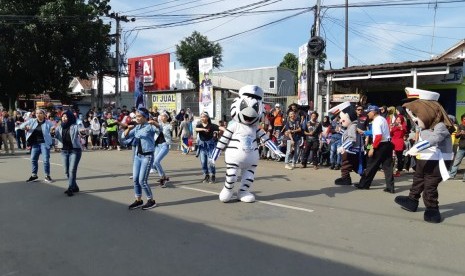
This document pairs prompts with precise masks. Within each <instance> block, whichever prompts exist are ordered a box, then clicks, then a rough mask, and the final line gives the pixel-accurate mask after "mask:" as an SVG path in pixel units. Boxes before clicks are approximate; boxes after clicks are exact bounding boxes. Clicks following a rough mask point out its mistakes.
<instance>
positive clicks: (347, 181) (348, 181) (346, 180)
mask: <svg viewBox="0 0 465 276" xmlns="http://www.w3.org/2000/svg"><path fill="white" fill-rule="evenodd" d="M334 184H335V185H352V179H351V178H350V177H348V178H342V177H341V178H338V179H336V180H335V181H334Z"/></svg>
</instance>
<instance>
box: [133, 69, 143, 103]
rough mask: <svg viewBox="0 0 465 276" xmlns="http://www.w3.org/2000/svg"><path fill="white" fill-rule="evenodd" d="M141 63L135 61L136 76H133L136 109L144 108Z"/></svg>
mask: <svg viewBox="0 0 465 276" xmlns="http://www.w3.org/2000/svg"><path fill="white" fill-rule="evenodd" d="M142 63H143V62H142V61H140V60H138V61H136V64H135V65H136V74H135V75H134V84H135V86H134V89H135V91H134V106H135V107H136V108H141V107H146V104H145V97H144V76H143V72H142V70H143V67H142Z"/></svg>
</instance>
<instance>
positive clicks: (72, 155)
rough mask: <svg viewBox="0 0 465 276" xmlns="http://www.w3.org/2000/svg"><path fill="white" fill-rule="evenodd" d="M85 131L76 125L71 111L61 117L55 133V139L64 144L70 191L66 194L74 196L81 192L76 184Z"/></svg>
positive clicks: (63, 156)
mask: <svg viewBox="0 0 465 276" xmlns="http://www.w3.org/2000/svg"><path fill="white" fill-rule="evenodd" d="M84 131H85V129H80V128H79V126H78V125H77V124H76V117H75V116H74V114H73V112H71V110H66V111H65V112H64V113H63V115H62V116H61V124H60V125H59V126H58V127H57V129H56V131H55V138H56V139H58V141H60V142H61V143H62V144H63V148H62V150H61V157H62V158H63V168H64V169H65V175H66V178H67V179H68V189H67V190H66V191H65V194H67V195H68V196H73V195H74V193H77V192H79V187H78V185H77V183H76V176H77V168H78V165H79V161H80V160H81V156H82V147H81V134H80V132H84Z"/></svg>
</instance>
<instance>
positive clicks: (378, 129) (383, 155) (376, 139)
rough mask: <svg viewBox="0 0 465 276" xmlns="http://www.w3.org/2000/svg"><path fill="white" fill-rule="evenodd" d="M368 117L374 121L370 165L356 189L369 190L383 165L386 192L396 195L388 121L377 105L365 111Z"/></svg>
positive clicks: (369, 156) (369, 153) (369, 157)
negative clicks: (381, 114)
mask: <svg viewBox="0 0 465 276" xmlns="http://www.w3.org/2000/svg"><path fill="white" fill-rule="evenodd" d="M365 112H366V113H367V116H368V118H369V119H370V120H372V133H373V145H372V148H371V149H370V151H369V152H368V165H367V168H366V170H365V172H364V173H363V175H362V178H361V179H360V182H359V183H358V184H355V187H357V188H358V189H366V190H367V189H369V188H370V186H371V182H372V181H373V178H374V177H375V175H376V172H377V171H378V169H379V165H380V164H382V169H383V172H384V179H385V180H386V188H385V189H384V191H385V192H388V193H391V194H393V193H395V190H394V175H393V171H392V170H393V166H392V162H393V161H392V150H393V145H392V143H391V135H390V133H389V126H388V123H387V121H386V119H385V118H384V117H382V116H380V114H379V107H378V106H376V105H370V106H368V108H367V110H365Z"/></svg>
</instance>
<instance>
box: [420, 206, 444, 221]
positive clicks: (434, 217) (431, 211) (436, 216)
mask: <svg viewBox="0 0 465 276" xmlns="http://www.w3.org/2000/svg"><path fill="white" fill-rule="evenodd" d="M423 219H424V220H425V221H426V222H431V223H440V222H441V213H440V212H439V208H426V211H425V213H424V214H423Z"/></svg>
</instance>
